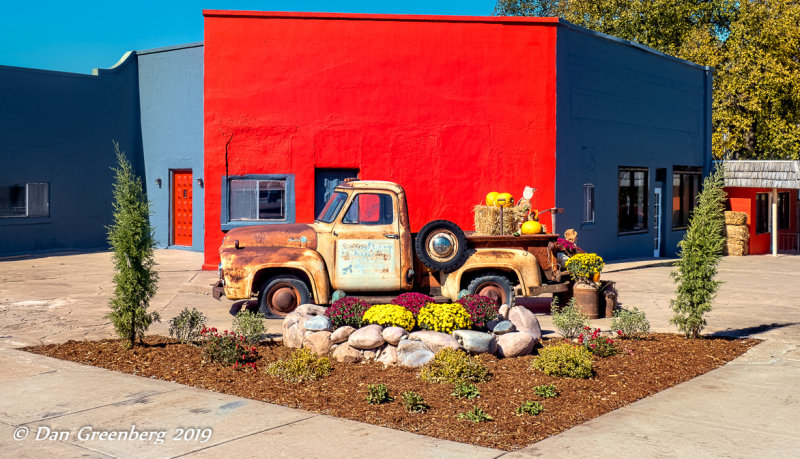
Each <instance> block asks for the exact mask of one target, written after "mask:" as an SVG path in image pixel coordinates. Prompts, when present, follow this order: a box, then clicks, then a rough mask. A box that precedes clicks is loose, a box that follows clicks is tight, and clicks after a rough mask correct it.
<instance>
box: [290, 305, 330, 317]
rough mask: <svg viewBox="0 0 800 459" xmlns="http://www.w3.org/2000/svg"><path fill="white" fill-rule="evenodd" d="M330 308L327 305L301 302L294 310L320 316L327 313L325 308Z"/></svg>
mask: <svg viewBox="0 0 800 459" xmlns="http://www.w3.org/2000/svg"><path fill="white" fill-rule="evenodd" d="M326 309H328V308H326V307H325V306H318V305H316V304H301V305H300V306H298V307H297V309H295V310H294V312H299V313H301V314H308V315H310V316H320V315H322V314H325V310H326Z"/></svg>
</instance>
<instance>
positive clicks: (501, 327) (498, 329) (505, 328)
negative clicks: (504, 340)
mask: <svg viewBox="0 0 800 459" xmlns="http://www.w3.org/2000/svg"><path fill="white" fill-rule="evenodd" d="M514 331H517V327H515V326H514V324H513V323H512V322H511V321H510V320H504V321H502V322H499V323H498V324H497V325H495V326H494V328H492V333H494V334H495V335H505V334H506V333H511V332H514Z"/></svg>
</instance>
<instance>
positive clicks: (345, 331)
mask: <svg viewBox="0 0 800 459" xmlns="http://www.w3.org/2000/svg"><path fill="white" fill-rule="evenodd" d="M354 331H356V329H355V328H353V327H351V326H350V325H345V326H344V327H339V328H337V329H336V330H335V331H334V332H333V335H331V341H333V343H334V344H339V343H344V342H345V341H347V338H350V335H352V334H353V332H354Z"/></svg>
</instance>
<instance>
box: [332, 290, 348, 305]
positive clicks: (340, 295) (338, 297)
mask: <svg viewBox="0 0 800 459" xmlns="http://www.w3.org/2000/svg"><path fill="white" fill-rule="evenodd" d="M345 296H347V294H346V293H344V290H334V291H333V295H331V303H333V302H334V301H338V300H341V299H342V298H344V297H345Z"/></svg>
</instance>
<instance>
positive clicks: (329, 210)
mask: <svg viewBox="0 0 800 459" xmlns="http://www.w3.org/2000/svg"><path fill="white" fill-rule="evenodd" d="M345 201H347V193H341V192H339V191H334V192H333V196H331V198H330V199H329V200H328V203H327V204H325V207H324V208H323V209H322V212H320V213H319V216H318V217H317V220H318V221H321V222H323V223H331V222H333V221H334V220H335V219H336V216H337V215H339V211H340V210H342V206H344V202H345Z"/></svg>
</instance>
